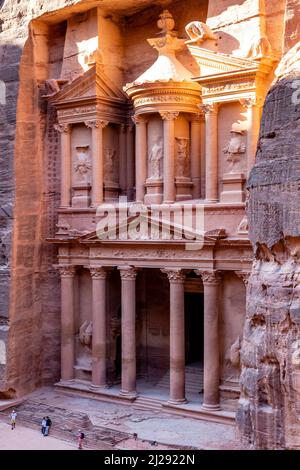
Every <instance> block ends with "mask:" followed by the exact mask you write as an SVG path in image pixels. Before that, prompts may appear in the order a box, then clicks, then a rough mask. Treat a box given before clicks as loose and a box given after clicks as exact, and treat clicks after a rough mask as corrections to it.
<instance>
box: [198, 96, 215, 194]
mask: <svg viewBox="0 0 300 470" xmlns="http://www.w3.org/2000/svg"><path fill="white" fill-rule="evenodd" d="M201 109H202V110H203V111H204V113H205V154H206V159H205V167H206V168H205V170H206V174H205V199H206V200H207V201H209V202H216V201H218V199H219V194H218V105H217V104H216V103H213V104H206V105H201Z"/></svg>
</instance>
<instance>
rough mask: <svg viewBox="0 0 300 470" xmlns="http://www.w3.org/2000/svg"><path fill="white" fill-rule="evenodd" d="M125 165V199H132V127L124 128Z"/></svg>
mask: <svg viewBox="0 0 300 470" xmlns="http://www.w3.org/2000/svg"><path fill="white" fill-rule="evenodd" d="M126 164H127V168H126V171H127V177H126V182H127V198H128V200H129V201H132V199H133V187H134V145H133V125H127V126H126Z"/></svg>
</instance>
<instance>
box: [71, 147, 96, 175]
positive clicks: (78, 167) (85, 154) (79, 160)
mask: <svg viewBox="0 0 300 470" xmlns="http://www.w3.org/2000/svg"><path fill="white" fill-rule="evenodd" d="M91 169H92V163H91V161H90V159H89V145H83V146H78V147H76V159H75V163H74V170H75V174H76V179H77V181H76V182H77V183H88V182H89V176H90V172H91Z"/></svg>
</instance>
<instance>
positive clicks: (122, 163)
mask: <svg viewBox="0 0 300 470" xmlns="http://www.w3.org/2000/svg"><path fill="white" fill-rule="evenodd" d="M126 127H127V126H126V125H125V124H121V125H120V127H119V185H120V188H121V191H122V194H124V191H125V190H126V176H127V173H126V166H127V165H126V163H127V162H126Z"/></svg>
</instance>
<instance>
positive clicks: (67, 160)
mask: <svg viewBox="0 0 300 470" xmlns="http://www.w3.org/2000/svg"><path fill="white" fill-rule="evenodd" d="M54 128H55V129H56V130H57V131H58V132H59V133H60V136H61V137H60V141H61V160H60V161H61V164H60V168H61V175H60V179H61V180H60V181H61V183H60V184H61V190H60V206H61V207H70V205H71V187H72V160H71V159H72V156H71V125H70V124H56V125H55V126H54Z"/></svg>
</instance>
